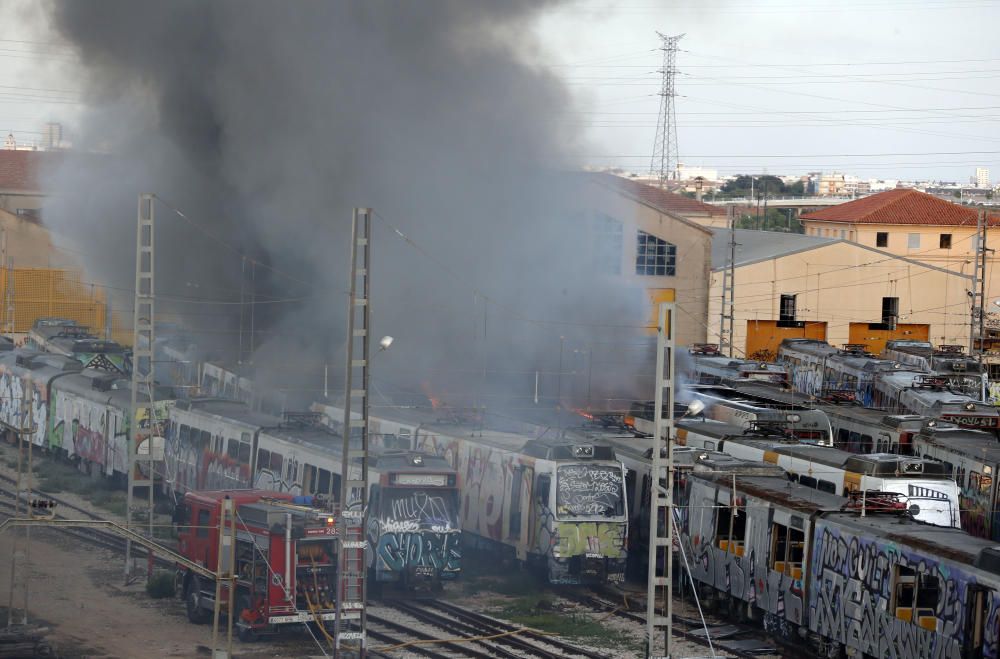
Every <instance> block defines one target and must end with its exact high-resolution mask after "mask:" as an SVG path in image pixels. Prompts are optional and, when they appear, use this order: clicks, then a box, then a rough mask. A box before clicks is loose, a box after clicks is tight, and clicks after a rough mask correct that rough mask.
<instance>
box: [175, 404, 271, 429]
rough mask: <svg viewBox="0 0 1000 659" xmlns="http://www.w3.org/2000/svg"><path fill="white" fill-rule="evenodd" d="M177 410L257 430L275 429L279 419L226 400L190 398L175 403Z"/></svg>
mask: <svg viewBox="0 0 1000 659" xmlns="http://www.w3.org/2000/svg"><path fill="white" fill-rule="evenodd" d="M177 409H180V410H186V411H190V412H196V413H201V414H205V415H209V416H215V417H218V418H221V419H223V420H226V421H236V422H239V423H242V424H244V425H247V426H252V427H258V428H269V427H277V426H279V425H280V423H281V419H279V418H278V417H276V416H271V415H270V414H264V413H262V412H255V411H253V410H251V409H250V408H249V407H248V406H247V405H246V403H242V402H240V401H236V400H230V399H227V398H191V399H189V400H181V401H178V402H177Z"/></svg>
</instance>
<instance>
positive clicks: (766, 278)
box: [708, 243, 1000, 350]
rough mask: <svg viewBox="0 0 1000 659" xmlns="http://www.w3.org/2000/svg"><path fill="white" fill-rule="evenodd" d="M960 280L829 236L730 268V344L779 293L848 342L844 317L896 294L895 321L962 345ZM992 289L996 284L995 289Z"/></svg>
mask: <svg viewBox="0 0 1000 659" xmlns="http://www.w3.org/2000/svg"><path fill="white" fill-rule="evenodd" d="M969 285H970V282H969V280H968V279H966V278H963V277H961V276H959V275H958V274H956V273H953V272H947V271H941V270H938V269H933V268H930V267H928V266H926V265H922V264H919V263H910V262H907V261H903V260H901V259H898V258H894V257H891V256H886V255H884V254H880V253H878V252H875V251H872V250H868V249H864V248H862V247H860V246H858V245H855V244H852V243H833V244H830V245H826V246H824V247H819V248H816V249H811V250H807V251H803V252H799V253H796V254H790V255H786V256H782V257H779V258H776V259H769V260H766V261H760V262H757V263H752V264H748V265H744V266H741V267H738V268H736V282H735V291H736V298H735V313H736V319H735V323H734V331H735V334H736V336H735V337H734V339H735V340H734V345H735V346H737V347H738V348H743V349H744V350H745V349H746V347H747V326H748V323H749V322H750V321H772V320H777V318H778V315H779V308H778V307H779V304H780V298H781V295H782V294H796V295H797V297H796V306H797V314H796V319H797V320H803V321H810V322H825V323H827V340H828V341H830V343H832V344H834V345H839V344H843V343H851V342H852V341H851V332H850V329H851V323H866V324H867V323H877V322H880V321H881V314H882V298H883V297H898V298H899V314H900V317H899V321H900V322H901V323H904V324H926V325H928V326H929V339H930V340H931V341H933V342H934V343H954V344H963V345H965V344H967V343H968V333H969V329H968V328H969V325H968V322H969V320H968V318H969V315H968V314H969V311H968V309H969V306H968V296H967V290H968V287H969ZM721 290H722V272H713V273H712V283H711V289H710V294H709V321H708V322H709V326H710V327H711V335H712V336H717V334H716V332H717V331H718V327H719V301H720V296H721ZM998 290H1000V289H998Z"/></svg>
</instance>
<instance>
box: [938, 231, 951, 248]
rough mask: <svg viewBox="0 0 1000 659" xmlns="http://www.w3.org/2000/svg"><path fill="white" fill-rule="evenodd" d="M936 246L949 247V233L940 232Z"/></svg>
mask: <svg viewBox="0 0 1000 659" xmlns="http://www.w3.org/2000/svg"><path fill="white" fill-rule="evenodd" d="M938 247H940V248H941V249H951V234H950V233H942V234H941V241H940V242H939V243H938Z"/></svg>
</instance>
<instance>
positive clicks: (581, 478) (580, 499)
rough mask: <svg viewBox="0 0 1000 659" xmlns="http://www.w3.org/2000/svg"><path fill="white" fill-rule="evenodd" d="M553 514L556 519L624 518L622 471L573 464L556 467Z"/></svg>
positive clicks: (616, 468)
mask: <svg viewBox="0 0 1000 659" xmlns="http://www.w3.org/2000/svg"><path fill="white" fill-rule="evenodd" d="M557 478H558V480H557V485H556V512H557V514H558V515H559V517H560V518H566V517H588V518H601V519H606V518H610V517H621V516H623V515H624V514H625V494H624V490H623V479H622V468H621V467H618V466H614V465H598V464H574V465H563V466H561V467H559V471H558V475H557Z"/></svg>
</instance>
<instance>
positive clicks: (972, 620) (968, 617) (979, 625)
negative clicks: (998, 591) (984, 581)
mask: <svg viewBox="0 0 1000 659" xmlns="http://www.w3.org/2000/svg"><path fill="white" fill-rule="evenodd" d="M993 595H994V591H993V590H992V589H990V588H984V587H983V586H980V585H978V584H970V585H969V589H968V591H966V595H965V635H964V636H965V651H964V652H963V653H962V656H965V657H970V658H971V659H980V658H981V657H982V656H983V647H984V646H985V640H986V625H987V621H988V620H989V610H990V602H992V601H993Z"/></svg>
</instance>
